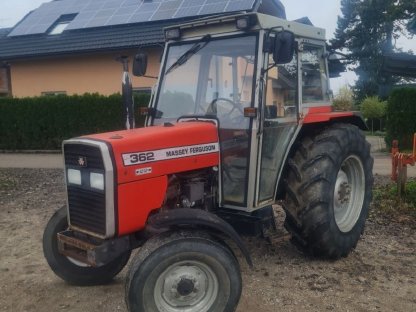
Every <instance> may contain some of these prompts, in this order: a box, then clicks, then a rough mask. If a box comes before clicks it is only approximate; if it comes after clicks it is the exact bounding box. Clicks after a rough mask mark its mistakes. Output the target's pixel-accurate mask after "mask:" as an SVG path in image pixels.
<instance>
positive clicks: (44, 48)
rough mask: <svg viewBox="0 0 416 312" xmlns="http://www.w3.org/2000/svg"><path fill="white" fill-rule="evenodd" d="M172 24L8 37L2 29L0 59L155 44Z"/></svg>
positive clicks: (162, 37)
mask: <svg viewBox="0 0 416 312" xmlns="http://www.w3.org/2000/svg"><path fill="white" fill-rule="evenodd" d="M173 23H174V22H173V21H164V22H154V23H142V24H140V25H138V24H130V25H120V26H115V27H100V28H91V29H83V30H73V31H69V32H63V33H62V34H60V35H53V36H52V35H48V34H42V35H30V36H19V37H6V36H2V35H1V30H0V60H16V59H26V58H33V57H44V56H51V55H62V54H73V53H87V52H98V51H108V50H120V49H129V48H137V47H139V46H155V45H158V44H160V43H161V42H163V41H164V34H163V28H164V27H167V26H170V25H172V24H173ZM175 23H177V21H176V22H175Z"/></svg>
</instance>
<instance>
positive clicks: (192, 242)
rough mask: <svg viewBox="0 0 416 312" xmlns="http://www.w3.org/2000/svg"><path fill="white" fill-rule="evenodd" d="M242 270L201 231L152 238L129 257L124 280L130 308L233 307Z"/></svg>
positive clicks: (168, 311)
mask: <svg viewBox="0 0 416 312" xmlns="http://www.w3.org/2000/svg"><path fill="white" fill-rule="evenodd" d="M241 284H242V282H241V274H240V268H239V265H238V262H237V259H236V258H235V256H234V255H233V254H232V253H231V251H230V250H229V249H228V248H227V247H225V246H223V245H222V244H220V243H219V242H217V241H215V240H214V239H212V238H211V237H210V236H208V235H205V234H203V233H192V232H174V233H166V234H162V235H160V236H157V237H153V238H151V239H150V240H149V241H148V242H147V243H146V244H145V245H144V246H143V247H141V249H140V250H139V253H138V254H137V255H136V257H135V258H134V259H133V261H132V265H131V268H130V270H129V273H128V277H127V280H126V303H127V306H128V308H129V311H146V312H147V311H149V312H156V311H164V312H186V311H199V312H208V311H209V312H211V311H215V312H217V311H218V312H220V311H227V312H228V311H234V310H235V309H236V307H237V304H238V301H239V299H240V295H241Z"/></svg>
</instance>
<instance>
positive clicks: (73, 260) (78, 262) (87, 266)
mask: <svg viewBox="0 0 416 312" xmlns="http://www.w3.org/2000/svg"><path fill="white" fill-rule="evenodd" d="M65 258H67V259H68V261H69V262H71V263H73V264H75V265H76V266H79V267H83V268H89V267H90V265H88V264H86V263H84V262H81V261H78V260H76V259H74V258H71V257H65Z"/></svg>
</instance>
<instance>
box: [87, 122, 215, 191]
mask: <svg viewBox="0 0 416 312" xmlns="http://www.w3.org/2000/svg"><path fill="white" fill-rule="evenodd" d="M82 139H91V140H99V141H104V142H106V143H107V145H109V146H111V149H112V152H113V155H114V163H115V165H116V167H117V176H118V183H119V184H122V183H128V182H133V181H137V180H142V179H148V178H151V177H157V176H162V175H168V174H172V173H176V172H184V171H190V170H195V169H200V168H206V167H212V166H217V165H218V163H219V143H218V129H217V125H216V124H215V123H214V122H210V121H203V122H201V121H189V122H180V123H177V124H170V123H167V124H165V125H162V126H154V127H147V128H139V129H133V130H124V131H116V132H108V133H102V134H95V135H88V136H83V137H82Z"/></svg>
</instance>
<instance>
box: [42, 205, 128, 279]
mask: <svg viewBox="0 0 416 312" xmlns="http://www.w3.org/2000/svg"><path fill="white" fill-rule="evenodd" d="M67 228H68V220H67V214H66V207H62V208H60V209H59V210H58V211H57V212H55V214H54V215H53V216H52V217H51V219H50V220H49V222H48V224H47V225H46V228H45V231H44V233H43V253H44V255H45V258H46V261H47V262H48V264H49V266H50V267H51V269H52V271H53V272H54V273H55V274H56V275H57V276H59V277H60V278H62V279H63V280H65V281H66V282H68V283H70V284H73V285H78V286H87V285H100V284H105V283H108V282H110V281H111V280H112V279H113V277H114V276H116V275H117V274H118V273H119V272H120V271H121V270H122V269H123V268H124V267H125V265H126V264H127V262H128V261H129V258H130V251H128V252H126V253H124V254H122V255H121V256H119V257H118V258H116V259H114V260H113V261H111V262H110V263H108V264H106V265H103V266H100V267H92V266H89V265H87V264H84V263H82V262H80V261H78V260H75V259H72V258H70V257H66V256H64V255H62V254H60V253H59V251H58V241H57V234H58V233H59V232H62V231H65V230H66V229H67Z"/></svg>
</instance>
